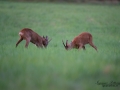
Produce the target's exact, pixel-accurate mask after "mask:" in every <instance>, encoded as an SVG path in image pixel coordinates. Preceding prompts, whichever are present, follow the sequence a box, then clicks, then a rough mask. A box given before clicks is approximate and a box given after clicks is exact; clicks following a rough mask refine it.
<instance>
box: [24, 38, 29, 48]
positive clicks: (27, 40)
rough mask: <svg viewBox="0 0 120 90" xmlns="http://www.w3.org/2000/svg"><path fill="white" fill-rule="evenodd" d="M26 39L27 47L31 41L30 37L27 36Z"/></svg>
mask: <svg viewBox="0 0 120 90" xmlns="http://www.w3.org/2000/svg"><path fill="white" fill-rule="evenodd" d="M25 40H26V44H25V47H26V48H27V47H28V45H29V42H30V38H26V39H25Z"/></svg>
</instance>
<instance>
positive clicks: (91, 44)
mask: <svg viewBox="0 0 120 90" xmlns="http://www.w3.org/2000/svg"><path fill="white" fill-rule="evenodd" d="M89 44H90V46H92V47H93V48H94V49H95V50H96V51H97V47H96V46H95V45H94V44H93V43H92V42H90V43H89Z"/></svg>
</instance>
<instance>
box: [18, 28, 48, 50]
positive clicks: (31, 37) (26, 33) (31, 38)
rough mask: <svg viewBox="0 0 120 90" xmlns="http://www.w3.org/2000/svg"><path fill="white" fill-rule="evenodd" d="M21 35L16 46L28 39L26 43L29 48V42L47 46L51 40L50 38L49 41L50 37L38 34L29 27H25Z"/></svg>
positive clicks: (38, 45)
mask: <svg viewBox="0 0 120 90" xmlns="http://www.w3.org/2000/svg"><path fill="white" fill-rule="evenodd" d="M19 35H20V39H19V40H18V42H17V43H16V47H17V46H18V44H19V43H20V42H21V41H22V40H26V44H25V47H26V48H27V47H28V45H29V42H31V43H33V44H35V45H36V46H37V47H41V48H42V47H43V46H44V47H47V45H48V43H49V42H50V40H49V41H48V37H47V36H46V37H44V36H43V37H41V36H40V35H38V34H37V33H36V32H34V31H33V30H31V29H29V28H24V29H22V30H21V31H20V32H19Z"/></svg>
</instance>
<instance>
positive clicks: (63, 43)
mask: <svg viewBox="0 0 120 90" xmlns="http://www.w3.org/2000/svg"><path fill="white" fill-rule="evenodd" d="M62 42H63V40H62ZM63 45H64V47H65V48H66V45H65V43H64V42H63Z"/></svg>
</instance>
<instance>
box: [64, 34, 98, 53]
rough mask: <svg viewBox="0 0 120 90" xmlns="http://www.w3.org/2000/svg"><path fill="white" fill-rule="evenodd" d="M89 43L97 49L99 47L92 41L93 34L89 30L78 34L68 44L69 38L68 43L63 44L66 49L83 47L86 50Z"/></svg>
mask: <svg viewBox="0 0 120 90" xmlns="http://www.w3.org/2000/svg"><path fill="white" fill-rule="evenodd" d="M62 42H63V40H62ZM86 44H89V45H91V46H92V47H93V48H94V49H95V50H96V51H97V47H96V46H95V45H94V44H93V42H92V35H91V34H90V33H88V32H83V33H81V34H79V35H78V36H76V37H75V38H74V39H73V40H72V42H71V43H70V44H68V40H66V45H65V44H64V42H63V45H64V47H65V49H66V50H68V49H72V48H76V49H81V48H83V49H84V50H85V45H86Z"/></svg>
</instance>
